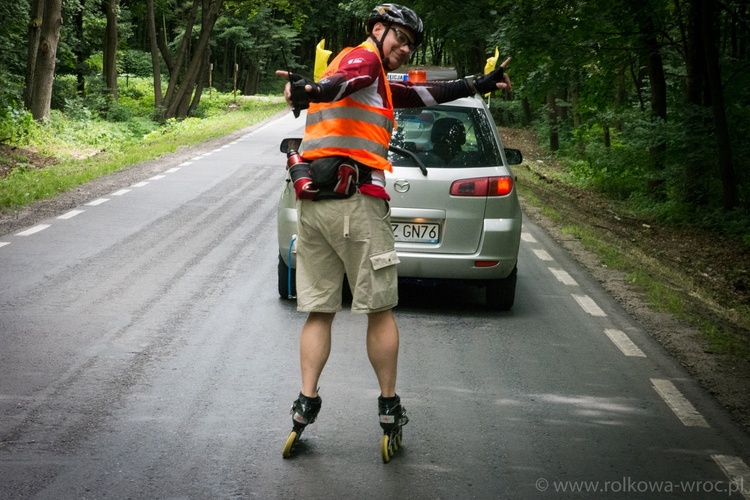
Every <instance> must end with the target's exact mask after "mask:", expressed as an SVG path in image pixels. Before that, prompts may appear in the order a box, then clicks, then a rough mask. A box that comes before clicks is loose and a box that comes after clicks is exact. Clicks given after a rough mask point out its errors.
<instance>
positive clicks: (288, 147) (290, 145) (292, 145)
mask: <svg viewBox="0 0 750 500" xmlns="http://www.w3.org/2000/svg"><path fill="white" fill-rule="evenodd" d="M300 144H302V139H301V138H300V137H286V138H284V139H282V140H281V145H280V146H279V151H281V152H282V153H284V154H286V153H288V152H289V151H297V150H298V149H299V145H300Z"/></svg>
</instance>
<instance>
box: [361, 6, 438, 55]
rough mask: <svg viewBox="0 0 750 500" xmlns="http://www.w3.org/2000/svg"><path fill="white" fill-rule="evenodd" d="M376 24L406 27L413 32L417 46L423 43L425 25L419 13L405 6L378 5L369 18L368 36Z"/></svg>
mask: <svg viewBox="0 0 750 500" xmlns="http://www.w3.org/2000/svg"><path fill="white" fill-rule="evenodd" d="M375 23H383V24H385V25H391V24H400V25H401V26H406V27H407V28H409V29H410V30H411V31H412V33H414V43H415V45H419V44H421V43H422V37H423V35H424V25H423V24H422V20H421V19H420V18H419V16H418V15H417V13H416V12H414V11H413V10H411V9H410V8H409V7H404V6H403V5H398V4H395V3H384V4H381V5H378V6H377V7H375V8H374V9H373V10H372V12H371V13H370V16H369V17H368V18H367V33H368V34H369V33H371V32H372V27H373V26H375Z"/></svg>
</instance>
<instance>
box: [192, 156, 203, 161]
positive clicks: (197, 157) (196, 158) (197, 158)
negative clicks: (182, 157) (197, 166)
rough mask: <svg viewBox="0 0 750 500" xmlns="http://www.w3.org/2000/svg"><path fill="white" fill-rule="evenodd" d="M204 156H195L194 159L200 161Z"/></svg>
mask: <svg viewBox="0 0 750 500" xmlns="http://www.w3.org/2000/svg"><path fill="white" fill-rule="evenodd" d="M202 158H203V156H196V157H195V158H193V161H198V160H200V159H202Z"/></svg>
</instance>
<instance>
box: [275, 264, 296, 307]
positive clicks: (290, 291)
mask: <svg viewBox="0 0 750 500" xmlns="http://www.w3.org/2000/svg"><path fill="white" fill-rule="evenodd" d="M291 271H292V275H291V277H290V276H289V266H287V265H286V263H285V262H284V259H282V258H281V255H279V297H281V298H282V299H293V298H295V297H296V296H297V270H296V269H292V270H291ZM290 281H291V286H290Z"/></svg>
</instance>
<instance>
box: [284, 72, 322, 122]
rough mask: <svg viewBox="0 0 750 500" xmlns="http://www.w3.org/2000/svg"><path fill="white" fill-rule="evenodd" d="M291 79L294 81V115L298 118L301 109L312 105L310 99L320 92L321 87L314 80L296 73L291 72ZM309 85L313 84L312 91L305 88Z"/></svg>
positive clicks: (292, 89)
mask: <svg viewBox="0 0 750 500" xmlns="http://www.w3.org/2000/svg"><path fill="white" fill-rule="evenodd" d="M289 81H290V82H291V83H292V88H291V92H292V111H294V117H295V118H296V117H298V116H299V112H300V111H301V110H303V109H307V108H309V107H310V101H311V100H312V98H313V96H314V95H317V94H318V93H320V89H319V87H318V84H317V83H315V82H314V81H313V80H310V79H309V78H306V77H304V76H302V75H298V74H296V73H290V74H289ZM307 85H311V86H312V92H308V91H307V90H305V86H307Z"/></svg>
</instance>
